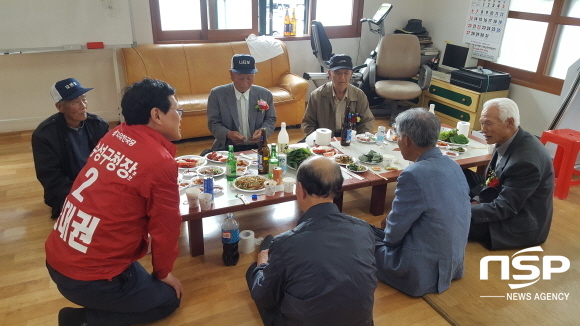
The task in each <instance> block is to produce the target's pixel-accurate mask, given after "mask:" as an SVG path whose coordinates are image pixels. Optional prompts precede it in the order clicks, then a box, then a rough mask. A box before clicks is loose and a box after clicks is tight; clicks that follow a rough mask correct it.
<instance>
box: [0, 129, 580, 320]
mask: <svg viewBox="0 0 580 326" xmlns="http://www.w3.org/2000/svg"><path fill="white" fill-rule="evenodd" d="M378 125H387V126H388V120H386V119H380V118H379V119H378V120H377V122H376V125H375V129H376V126H378ZM289 134H290V138H291V141H297V140H298V139H300V138H302V134H301V132H300V131H299V130H298V129H290V130H289ZM276 135H277V132H276V133H275V134H274V136H273V137H272V138H271V140H272V141H273V140H275V139H276ZM211 142H212V140H211V139H209V138H208V139H197V140H193V141H181V142H179V143H178V147H179V150H178V153H177V155H184V154H199V153H200V152H201V151H202V150H203V149H205V148H209V147H210V145H211ZM0 158H1V159H0V325H9V326H20V325H28V326H31V325H57V313H58V311H59V309H60V308H62V307H65V306H73V305H72V304H71V303H70V302H68V301H67V300H66V299H64V298H63V297H62V296H61V295H60V293H59V292H58V291H57V289H56V287H55V285H54V283H53V282H52V281H51V280H50V278H49V276H48V273H47V271H46V268H45V266H44V241H45V239H46V236H47V235H48V233H49V232H50V231H51V230H52V227H53V224H54V223H53V221H51V220H50V218H49V215H50V211H49V208H48V207H47V206H45V205H44V203H43V202H42V187H41V186H40V184H39V182H38V181H37V180H36V177H35V174H34V165H33V162H32V154H31V147H30V132H19V133H10V134H2V135H0ZM393 188H394V186H392V187H389V191H388V195H387V205H386V211H385V214H386V213H387V212H388V210H389V209H390V202H391V201H392V198H393ZM579 199H580V187H575V188H574V189H573V192H572V194H571V196H570V198H569V199H568V200H566V201H560V200H556V204H555V214H554V225H553V228H552V232H551V234H550V237H549V239H548V242H547V243H546V246H545V250H546V252H549V253H550V254H554V255H565V256H567V257H568V258H569V259H570V260H571V262H572V266H571V269H570V271H569V272H567V273H564V274H554V276H553V279H552V281H553V282H557V284H558V290H555V289H554V292H562V291H563V289H561V287H567V290H566V291H569V292H571V294H570V296H571V297H570V298H569V301H567V302H540V303H538V304H531V303H528V302H523V301H520V302H507V303H506V301H505V300H504V301H484V300H482V299H479V295H485V294H486V292H485V290H486V289H488V288H489V287H488V284H486V283H483V282H482V281H479V279H477V278H478V273H479V269H478V266H479V259H480V258H481V257H482V256H483V255H486V254H488V252H487V251H485V250H484V249H483V248H482V247H481V246H480V245H478V244H470V245H469V247H468V250H467V255H466V256H467V257H466V260H467V261H466V277H465V278H464V279H463V280H460V281H457V282H454V283H453V284H452V286H451V288H450V289H449V290H448V291H447V292H445V293H443V294H441V295H438V296H434V297H430V298H425V299H423V298H412V297H409V296H407V295H404V294H402V293H400V292H399V291H397V290H394V289H393V288H391V287H390V286H388V285H385V284H384V283H379V286H378V288H377V290H376V292H375V307H374V316H375V325H449V323H448V321H447V320H449V321H450V322H451V323H453V324H459V325H475V324H479V325H507V324H512V325H513V324H521V325H524V324H530V325H547V324H569V325H572V324H574V323H578V321H579V320H580V313H579V312H578V309H577V308H578V303H579V302H580V290H579V289H578V281H577V280H580V277H579V275H578V268H579V266H578V261H579V259H578V258H579V257H580V251H579V250H578V249H580V248H579V247H580V239H579V238H578V235H579V228H580V223H579V222H578V218H579V217H578V214H577V211H576V210H578V209H579V208H580V205H579V202H580V201H579ZM369 201H370V189H362V190H358V191H350V192H347V193H346V194H345V201H344V211H345V212H346V213H348V214H351V215H353V216H357V217H359V218H362V219H364V220H366V221H368V222H370V223H373V224H375V225H380V221H381V220H382V219H383V218H384V215H383V216H372V215H370V214H369V213H368V207H369ZM235 216H236V218H237V219H238V220H239V222H240V224H241V228H242V229H251V230H253V231H254V232H255V233H256V236H258V237H260V236H265V235H267V234H278V233H280V232H283V231H286V230H288V229H290V228H292V227H294V226H295V223H296V221H297V219H298V217H299V210H298V208H297V206H296V204H295V203H294V202H289V203H283V204H278V205H273V206H270V207H264V208H260V209H256V210H252V211H246V212H241V213H236V214H235ZM223 218H224V216H216V217H212V218H205V219H204V221H203V223H204V226H203V227H204V232H205V233H204V241H205V255H204V256H200V257H193V258H192V257H190V256H189V252H188V246H187V238H186V232H185V230H182V236H181V237H180V239H179V247H180V255H179V258H178V259H177V261H176V262H175V268H174V274H175V275H176V276H177V277H178V278H179V279H180V280H181V281H182V283H183V286H184V289H185V294H184V297H183V300H182V303H181V307H180V308H179V309H178V310H177V311H176V312H175V313H174V314H173V315H171V316H170V317H168V318H167V319H165V320H162V321H159V322H157V323H153V324H149V325H245V326H249V325H261V322H260V317H259V315H258V312H257V310H256V308H255V306H254V304H253V301H252V300H251V298H250V295H249V292H248V289H247V286H246V283H245V279H244V274H245V272H246V269H247V267H248V266H249V265H250V264H251V263H252V262H254V261H255V258H256V255H257V252H254V253H252V254H249V255H243V254H242V255H241V258H240V262H239V263H238V266H235V267H225V266H223V263H222V261H221V241H220V229H219V225H220V223H221V220H222V219H223ZM183 228H185V224H183ZM472 252H473V253H474V254H472V255H470V254H471V253H472ZM513 252H515V251H510V252H508V254H511V253H513ZM494 254H496V253H494ZM141 262H142V264H143V265H144V266H145V267H146V268H148V269H149V270H151V262H150V256H146V257H145V258H144V259H142V261H141ZM492 275H493V274H492ZM542 282H543V284H545V286H544V287H545V288H547V289H549V286H548V285H549V284H550V283H549V282H550V281H547V280H543V281H540V282H539V283H542ZM494 284H500V285H501V284H503V285H505V282H503V283H501V282H495V283H494ZM546 291H548V290H546ZM504 292H505V291H504ZM428 301H429V302H428ZM508 303H509V304H508ZM545 309H550V312H549V313H545V312H544V310H545ZM544 314H545V315H548V316H549V318H548V319H542V316H543V315H544ZM445 318H447V320H446V319H445ZM551 318H554V322H551V320H552V319H551Z"/></svg>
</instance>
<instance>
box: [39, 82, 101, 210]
mask: <svg viewBox="0 0 580 326" xmlns="http://www.w3.org/2000/svg"><path fill="white" fill-rule="evenodd" d="M91 89H92V88H83V87H82V85H81V83H79V82H78V81H77V80H76V79H74V78H67V79H63V80H61V81H59V82H57V83H55V84H54V85H53V86H52V87H51V89H50V95H51V96H52V98H53V100H54V102H55V106H56V108H57V110H58V113H55V114H53V115H52V116H50V117H49V118H48V119H46V120H44V121H43V122H41V123H40V125H38V127H37V128H36V130H34V133H32V154H33V156H34V168H35V170H36V178H37V179H38V181H40V183H41V184H42V187H43V188H44V202H45V203H46V204H47V205H48V206H50V207H51V208H52V215H51V218H52V219H56V218H58V216H59V214H60V211H61V208H62V205H63V203H64V199H65V197H66V196H67V195H68V193H69V192H70V189H71V186H72V184H73V181H74V180H75V178H76V177H77V174H78V173H79V171H80V170H81V169H82V168H83V166H84V165H85V163H86V162H87V158H88V157H89V155H90V153H91V151H92V150H93V148H94V147H95V145H96V144H97V143H98V142H99V140H100V139H101V138H102V137H103V136H104V135H105V134H106V133H107V131H108V130H109V124H108V123H107V122H106V121H105V120H103V119H101V118H100V117H99V116H97V115H95V114H91V113H88V112H87V97H86V95H85V93H86V92H88V91H90V90H91Z"/></svg>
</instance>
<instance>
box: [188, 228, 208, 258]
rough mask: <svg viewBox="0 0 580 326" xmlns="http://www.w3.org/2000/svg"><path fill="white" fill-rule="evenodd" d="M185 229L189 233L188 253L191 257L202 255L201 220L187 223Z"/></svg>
mask: <svg viewBox="0 0 580 326" xmlns="http://www.w3.org/2000/svg"><path fill="white" fill-rule="evenodd" d="M187 229H188V232H189V252H190V253H191V257H195V256H201V255H203V253H204V248H203V221H202V219H197V220H191V221H187Z"/></svg>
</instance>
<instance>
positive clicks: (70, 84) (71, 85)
mask: <svg viewBox="0 0 580 326" xmlns="http://www.w3.org/2000/svg"><path fill="white" fill-rule="evenodd" d="M91 89H92V88H84V87H83V86H82V85H81V83H79V81H78V80H76V79H74V78H67V79H63V80H61V81H58V82H56V83H55V84H54V85H52V87H51V88H50V95H51V96H52V99H53V100H54V102H55V103H56V102H59V101H62V100H72V99H75V98H77V97H79V96H81V95H83V94H84V93H86V92H88V91H90V90H91Z"/></svg>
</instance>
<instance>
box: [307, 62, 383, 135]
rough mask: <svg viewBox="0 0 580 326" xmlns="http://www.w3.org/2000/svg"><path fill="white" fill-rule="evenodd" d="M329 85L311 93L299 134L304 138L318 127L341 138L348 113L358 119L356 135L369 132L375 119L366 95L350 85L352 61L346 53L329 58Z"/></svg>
mask: <svg viewBox="0 0 580 326" xmlns="http://www.w3.org/2000/svg"><path fill="white" fill-rule="evenodd" d="M329 64H330V67H329V69H328V79H330V81H329V82H327V83H326V84H324V85H322V86H320V87H318V88H317V89H315V90H313V91H312V93H311V94H310V99H309V100H308V105H307V106H306V111H305V112H304V117H303V118H302V131H303V132H304V134H305V135H306V136H308V135H310V134H311V133H313V132H314V131H316V129H318V128H327V129H330V130H332V132H333V133H334V135H335V136H337V137H338V136H340V131H341V129H342V124H343V122H344V120H345V117H346V115H347V114H348V113H354V114H355V116H356V117H357V123H356V132H357V134H361V133H365V132H372V131H373V123H374V121H375V117H374V116H373V113H372V112H371V109H370V108H369V101H368V100H367V97H366V95H365V93H364V92H363V91H362V90H360V88H357V87H355V86H353V85H351V84H350V79H351V77H352V69H353V66H352V59H351V57H350V56H348V55H346V54H335V55H334V56H332V57H331V58H330V62H329Z"/></svg>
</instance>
